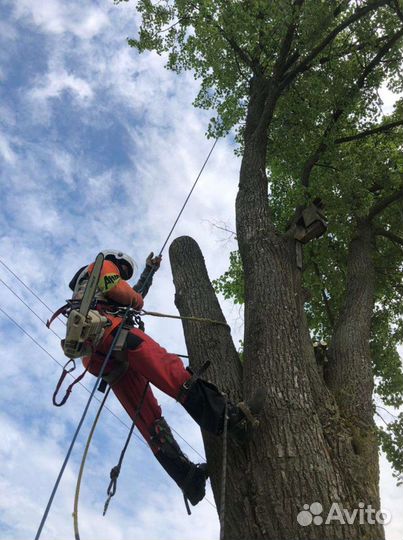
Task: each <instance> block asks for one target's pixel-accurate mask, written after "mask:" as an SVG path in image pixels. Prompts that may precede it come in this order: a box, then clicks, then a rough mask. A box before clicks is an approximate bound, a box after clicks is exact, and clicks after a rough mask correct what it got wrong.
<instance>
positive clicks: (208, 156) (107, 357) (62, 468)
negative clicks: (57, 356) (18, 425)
mask: <svg viewBox="0 0 403 540" xmlns="http://www.w3.org/2000/svg"><path fill="white" fill-rule="evenodd" d="M217 142H218V138H217V139H215V141H214V144H213V145H212V147H211V149H210V151H209V153H208V155H207V158H206V159H205V161H204V163H203V165H202V168H201V169H200V172H199V174H198V175H197V177H196V180H195V182H194V183H193V186H192V188H191V190H190V192H189V194H188V195H187V197H186V199H185V202H184V203H183V205H182V208H181V209H180V211H179V214H178V216H177V218H176V220H175V222H174V224H173V226H172V228H171V230H170V231H169V233H168V236H167V238H166V240H165V242H164V244H163V246H162V248H161V250H160V252H159V255H158V258H161V257H162V252H163V251H164V249H165V246H166V245H167V243H168V241H169V239H170V237H171V235H172V233H173V231H174V229H175V227H176V225H177V223H178V221H179V219H180V217H181V215H182V213H183V211H184V209H185V207H186V205H187V203H188V201H189V199H190V196H191V195H192V193H193V191H194V189H195V187H196V185H197V183H198V181H199V179H200V177H201V175H202V172H203V170H204V168H205V166H206V165H207V162H208V161H209V159H210V156H211V154H212V153H213V150H214V148H215V146H216V144H217ZM101 267H102V265H101ZM157 269H158V266H153V267H152V268H151V269H150V273H149V275H148V276H147V278H146V280H145V282H144V283H143V287H142V288H143V289H144V287H145V286H146V284H147V283H148V281H149V280H150V279H151V278H152V276H153V274H154V273H155V271H156V270H157ZM94 273H95V268H94V270H93V272H92V274H94ZM92 274H91V275H92ZM98 280H99V277H98ZM98 280H97V282H96V285H97V284H98ZM95 289H96V287H95ZM139 292H141V290H140V291H139ZM91 302H92V300H91ZM91 302H90V303H89V304H88V308H87V309H88V310H89V309H90V307H91ZM63 307H66V306H63ZM80 307H81V306H80ZM62 309H63V308H62ZM130 310H131V308H130V307H128V308H127V309H126V311H125V314H124V317H123V318H122V322H121V324H120V325H119V326H118V328H117V331H116V333H115V335H114V338H113V341H112V344H111V346H110V348H109V350H108V353H107V355H106V357H105V360H104V362H103V364H102V366H101V369H100V371H99V374H98V376H97V379H96V381H95V384H94V387H93V390H92V392H91V394H90V397H89V399H88V401H87V404H86V406H85V409H84V411H83V414H82V416H81V419H80V421H79V423H78V426H77V428H76V431H75V433H74V435H73V438H72V441H71V443H70V446H69V449H68V451H67V454H66V457H65V459H64V462H63V464H62V467H61V469H60V472H59V474H58V477H57V479H56V482H55V485H54V487H53V490H52V492H51V495H50V497H49V501H48V504H47V506H46V509H45V512H44V514H43V516H42V519H41V522H40V524H39V527H38V531H37V533H36V536H35V540H39V538H40V535H41V533H42V529H43V527H44V525H45V522H46V520H47V517H48V514H49V511H50V508H51V505H52V503H53V499H54V497H55V494H56V491H57V489H58V486H59V484H60V481H61V478H62V476H63V473H64V470H65V468H66V466H67V463H68V460H69V458H70V455H71V452H72V450H73V446H74V444H75V441H76V439H77V437H78V434H79V432H80V429H81V427H82V424H83V422H84V419H85V417H86V414H87V412H88V409H89V406H90V403H91V401H92V398H93V396H94V394H95V391H96V389H97V387H98V386H99V384H100V382H101V380H102V378H103V374H104V371H105V368H106V366H107V364H108V361H109V359H110V357H111V355H112V352H113V350H114V347H115V346H116V344H117V343H118V340H119V337H120V333H121V332H122V330H123V325H124V324H125V323H126V317H127V316H129V313H130ZM79 312H80V310H79ZM81 313H83V312H82V311H81ZM59 314H60V313H57V314H55V315H54V316H53V317H52V318H51V320H50V321H48V325H49V326H50V323H51V322H52V320H54V318H56V317H57V316H58V315H59ZM220 324H226V323H223V322H222V321H221V322H220ZM77 334H78V332H77ZM87 339H88V338H87ZM78 341H80V340H78ZM63 348H64V347H63ZM68 350H69V351H70V349H68ZM79 356H81V355H79ZM73 367H75V364H74V363H73ZM65 368H66V366H65V367H64V369H65ZM66 371H67V372H68V373H70V372H71V370H66ZM66 374H67V373H66ZM66 374H65V375H64V377H65V376H66ZM60 385H61V383H60ZM70 392H71V390H70ZM70 392H69V393H70ZM56 393H57V392H56ZM108 394H109V391H108V393H107V394H106V395H105V399H104V400H103V402H102V403H101V406H100V409H99V413H100V411H101V410H102V407H103V403H104V401H106V398H107V395H108ZM66 399H67V398H66ZM133 424H134V423H133ZM132 427H133V429H134V426H132ZM94 430H95V425H94ZM130 436H131V435H130ZM89 443H90V440H89V442H88V446H89ZM127 444H128V443H127ZM87 452H88V450H87ZM123 455H124V453H123ZM122 460H123V457H122ZM119 462H120V460H119ZM120 465H121V463H120ZM112 489H113V487H112ZM115 491H116V485H115ZM108 495H109V494H108ZM77 511H78V509H77V508H76V509H75V513H74V515H75V516H77ZM78 538H79V537H78Z"/></svg>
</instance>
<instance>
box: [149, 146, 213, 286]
mask: <svg viewBox="0 0 403 540" xmlns="http://www.w3.org/2000/svg"><path fill="white" fill-rule="evenodd" d="M217 142H218V138H217V139H216V140H215V141H214V144H213V146H212V147H211V149H210V152H209V153H208V155H207V157H206V159H205V160H204V163H203V165H202V168H201V169H200V171H199V174H198V175H197V177H196V180H195V181H194V183H193V186H192V188H191V190H190V191H189V193H188V196H187V197H186V199H185V202H184V203H183V205H182V208H181V209H180V210H179V213H178V215H177V216H176V219H175V221H174V224H173V225H172V227H171V230H170V231H169V233H168V236H167V237H166V239H165V242H164V243H163V244H162V247H161V249H160V251H159V255H158V258H160V257H162V252H163V251H164V249H165V247H166V245H167V244H168V242H169V239H170V238H171V236H172V233H173V232H174V229H175V227H176V225H177V223H178V221H179V219H180V217H181V215H182V213H183V211H184V210H185V207H186V205H187V203H188V202H189V199H190V197H191V195H192V193H193V190H194V189H195V187H196V185H197V182H198V181H199V178H200V177H201V175H202V172H203V171H204V168H205V166H206V165H207V163H208V160H209V159H210V156H211V154H212V153H213V150H214V148H215V145H216V144H217ZM158 268H159V267H158V266H156V265H154V266H153V267H152V268H151V269H150V272H149V274H148V276H147V277H146V279H145V280H144V283H143V286H142V287H141V289H140V291H139V292H140V293H141V292H142V290H143V289H144V287H145V286H146V284H147V283H148V281H149V280H150V279H151V278H152V276H153V275H154V274H155V272H156V271H157V270H158Z"/></svg>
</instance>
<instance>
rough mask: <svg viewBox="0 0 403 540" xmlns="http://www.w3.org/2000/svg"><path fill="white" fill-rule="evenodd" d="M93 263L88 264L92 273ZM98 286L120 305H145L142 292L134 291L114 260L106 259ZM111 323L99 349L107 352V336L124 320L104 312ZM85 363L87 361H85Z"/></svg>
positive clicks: (137, 307) (105, 295) (107, 296)
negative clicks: (123, 277) (105, 347)
mask: <svg viewBox="0 0 403 540" xmlns="http://www.w3.org/2000/svg"><path fill="white" fill-rule="evenodd" d="M94 264H95V263H92V264H90V265H89V266H88V273H89V274H91V272H92V270H93V269H94ZM98 287H99V289H100V291H101V293H102V295H103V296H104V297H105V298H106V299H107V300H111V301H112V302H115V303H116V304H119V305H120V306H132V307H134V308H135V309H138V310H140V309H141V308H142V307H143V303H144V302H143V297H142V296H141V294H140V293H138V292H136V291H134V290H133V289H132V288H131V287H130V285H129V284H128V283H127V282H126V281H124V280H123V279H122V277H121V275H120V271H119V268H118V267H117V266H116V265H115V264H114V263H113V262H112V261H104V264H103V266H102V270H101V274H100V278H99V284H98ZM104 315H105V316H106V317H107V318H108V320H109V321H110V323H111V326H108V327H107V328H106V329H105V333H104V335H103V338H102V341H101V343H100V344H99V345H98V347H97V349H98V350H100V351H101V352H105V351H104V350H103V349H104V347H103V345H104V343H105V341H106V339H107V337H108V336H109V335H110V334H111V333H112V332H113V331H114V330H115V328H116V327H117V326H119V324H120V323H121V322H122V319H121V318H120V317H114V316H113V315H110V314H109V313H104ZM84 365H85V362H84Z"/></svg>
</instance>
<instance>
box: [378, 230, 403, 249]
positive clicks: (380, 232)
mask: <svg viewBox="0 0 403 540" xmlns="http://www.w3.org/2000/svg"><path fill="white" fill-rule="evenodd" d="M375 235H376V236H384V237H385V238H388V239H389V240H391V241H392V242H394V243H395V244H399V246H403V238H400V236H397V234H394V233H392V232H390V231H387V230H385V229H381V228H379V229H375Z"/></svg>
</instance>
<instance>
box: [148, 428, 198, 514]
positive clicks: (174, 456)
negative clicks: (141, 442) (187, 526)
mask: <svg viewBox="0 0 403 540" xmlns="http://www.w3.org/2000/svg"><path fill="white" fill-rule="evenodd" d="M151 436H152V446H153V449H154V451H155V457H156V458H157V460H158V461H159V463H160V464H161V465H162V467H163V468H164V469H165V471H166V472H167V473H168V474H169V476H170V477H171V478H172V479H173V480H174V481H175V482H176V484H177V485H178V486H179V488H180V489H181V490H182V492H183V496H184V499H185V504H186V509H187V511H188V514H190V509H189V505H188V503H187V501H188V500H189V501H190V503H191V504H192V505H193V506H195V505H196V504H197V503H199V502H200V501H201V500H202V499H203V497H204V496H205V494H206V480H207V478H208V473H207V464H206V463H199V464H194V463H192V462H191V461H190V460H189V459H188V457H187V456H185V454H184V453H183V452H182V450H181V449H180V447H179V445H178V443H177V442H176V441H175V439H174V436H173V434H172V431H171V429H170V427H169V426H168V424H167V423H166V421H165V419H164V418H159V419H158V420H156V421H155V422H154V425H153V429H152V433H151Z"/></svg>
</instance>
